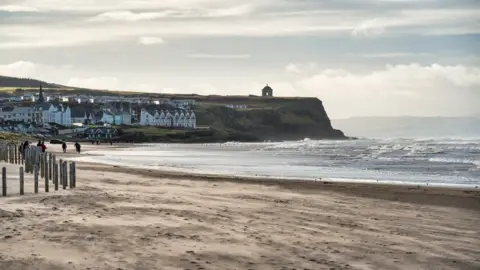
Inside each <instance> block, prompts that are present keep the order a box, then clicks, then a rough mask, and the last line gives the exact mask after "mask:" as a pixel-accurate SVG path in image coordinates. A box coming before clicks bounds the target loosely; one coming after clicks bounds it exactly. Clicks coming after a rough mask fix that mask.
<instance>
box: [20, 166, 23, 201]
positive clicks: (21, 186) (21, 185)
mask: <svg viewBox="0 0 480 270" xmlns="http://www.w3.org/2000/svg"><path fill="white" fill-rule="evenodd" d="M23 193H24V179H23V167H20V195H23Z"/></svg>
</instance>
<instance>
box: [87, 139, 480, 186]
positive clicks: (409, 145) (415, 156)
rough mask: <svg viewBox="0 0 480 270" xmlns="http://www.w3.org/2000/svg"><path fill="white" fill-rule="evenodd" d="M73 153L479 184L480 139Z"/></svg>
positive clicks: (322, 177) (284, 172)
mask: <svg viewBox="0 0 480 270" xmlns="http://www.w3.org/2000/svg"><path fill="white" fill-rule="evenodd" d="M90 154H93V155H85V156H82V157H80V158H78V160H80V161H87V162H95V163H103V164H110V165H118V166H127V167H133V168H146V169H160V170H170V171H178V172H188V173H196V174H213V175H229V176H239V177H240V176H242V177H245V176H246V177H253V178H255V177H258V178H272V179H278V178H282V179H304V180H311V181H327V180H328V181H347V182H375V183H394V184H414V185H437V186H462V187H473V188H475V187H477V186H480V138H463V139H460V138H450V139H449V138H443V139H438V138H421V139H411V138H403V139H402V138H390V139H386V138H359V139H357V140H310V139H308V138H305V139H304V140H300V141H289V142H263V143H239V142H228V143H212V144H141V145H135V146H134V147H131V148H119V149H116V150H111V151H107V150H102V151H92V152H90Z"/></svg>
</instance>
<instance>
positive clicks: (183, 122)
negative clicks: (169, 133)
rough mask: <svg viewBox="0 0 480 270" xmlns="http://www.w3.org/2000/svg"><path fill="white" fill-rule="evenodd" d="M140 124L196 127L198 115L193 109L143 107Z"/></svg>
mask: <svg viewBox="0 0 480 270" xmlns="http://www.w3.org/2000/svg"><path fill="white" fill-rule="evenodd" d="M140 125H143V126H160V127H172V128H173V127H177V128H196V127H197V117H196V116H195V113H194V112H193V111H190V112H189V111H173V112H170V111H168V110H165V111H164V110H160V111H158V110H147V109H142V111H141V114H140Z"/></svg>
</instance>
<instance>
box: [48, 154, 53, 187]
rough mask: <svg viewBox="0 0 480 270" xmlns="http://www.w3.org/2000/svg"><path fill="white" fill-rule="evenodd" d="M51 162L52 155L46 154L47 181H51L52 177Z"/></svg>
mask: <svg viewBox="0 0 480 270" xmlns="http://www.w3.org/2000/svg"><path fill="white" fill-rule="evenodd" d="M52 162H53V155H52V153H49V154H48V180H52V179H53V178H52V175H53V166H52Z"/></svg>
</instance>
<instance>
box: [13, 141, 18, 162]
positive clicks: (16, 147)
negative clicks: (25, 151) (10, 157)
mask: <svg viewBox="0 0 480 270" xmlns="http://www.w3.org/2000/svg"><path fill="white" fill-rule="evenodd" d="M13 147H14V148H15V149H14V150H13V151H14V152H15V154H14V157H15V164H18V154H19V153H18V146H17V145H16V144H14V145H13Z"/></svg>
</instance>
